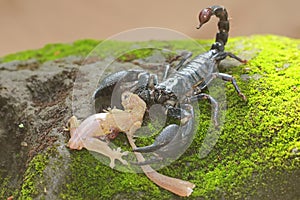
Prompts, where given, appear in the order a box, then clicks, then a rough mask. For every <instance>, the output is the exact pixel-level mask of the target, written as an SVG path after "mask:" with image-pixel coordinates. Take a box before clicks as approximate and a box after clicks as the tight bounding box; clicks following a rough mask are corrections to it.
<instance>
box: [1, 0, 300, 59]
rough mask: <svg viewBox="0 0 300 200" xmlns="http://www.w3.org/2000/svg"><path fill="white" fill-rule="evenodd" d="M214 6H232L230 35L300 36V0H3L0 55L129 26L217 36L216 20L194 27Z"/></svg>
mask: <svg viewBox="0 0 300 200" xmlns="http://www.w3.org/2000/svg"><path fill="white" fill-rule="evenodd" d="M214 4H217V5H224V6H225V7H226V8H227V9H228V11H229V15H230V20H231V31H230V35H231V36H241V35H252V34H277V35H284V36H288V37H293V38H299V36H300V23H299V18H300V12H299V11H298V9H299V4H300V1H298V0H286V1H272V0H264V1H258V0H253V1H243V2H241V1H232V0H214V1H208V0H202V1H199V0H197V1H196V0H190V1H189V2H188V3H187V1H182V0H164V1H158V0H152V1H139V0H130V1H129V0H127V1H118V0H89V1H79V0H75V1H71V0H63V1H60V0H52V1H38V0H27V1H22V0H10V1H3V0H2V1H0V26H1V32H0V44H1V45H0V56H4V55H6V54H9V53H14V52H17V51H22V50H26V49H35V48H40V47H42V46H44V45H45V44H48V43H60V42H72V41H75V40H78V39H83V38H93V39H106V38H108V37H110V36H112V35H114V34H117V33H120V32H122V31H125V30H128V29H132V28H138V27H149V26H155V27H163V28H169V29H174V30H176V31H179V32H182V33H184V34H186V35H188V36H190V37H192V38H202V39H204V38H214V36H215V32H216V23H210V24H207V25H206V26H205V27H204V28H203V29H202V30H201V31H199V30H197V29H196V28H195V27H196V26H197V25H198V19H197V15H198V13H199V11H200V10H201V9H202V8H205V7H208V6H210V5H214ZM214 22H216V20H215V21H214ZM138 38H139V36H137V37H136V39H138ZM169 39H172V38H169Z"/></svg>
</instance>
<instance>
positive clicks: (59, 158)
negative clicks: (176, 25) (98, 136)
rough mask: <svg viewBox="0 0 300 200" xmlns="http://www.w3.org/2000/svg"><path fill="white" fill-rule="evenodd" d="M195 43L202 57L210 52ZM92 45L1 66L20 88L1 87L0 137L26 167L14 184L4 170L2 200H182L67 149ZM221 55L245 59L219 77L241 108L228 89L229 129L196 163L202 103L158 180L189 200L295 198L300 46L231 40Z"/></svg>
mask: <svg viewBox="0 0 300 200" xmlns="http://www.w3.org/2000/svg"><path fill="white" fill-rule="evenodd" d="M198 42H199V43H201V44H202V45H204V47H205V48H206V49H209V46H210V44H211V43H212V41H198ZM158 43H159V42H158ZM97 44H98V41H93V40H84V41H78V42H74V43H73V44H56V45H47V46H46V47H44V48H42V49H40V50H31V51H26V52H21V53H17V54H12V55H8V56H6V57H4V58H2V59H1V61H2V63H1V66H0V70H1V74H5V76H6V77H8V78H9V77H14V76H13V75H9V74H10V73H14V74H15V77H16V79H17V81H16V82H13V81H11V82H9V81H8V80H7V81H6V82H4V81H2V82H0V90H1V98H0V103H1V104H0V105H1V106H2V107H1V108H0V109H1V110H0V111H1V117H4V116H5V115H6V116H7V117H6V119H5V120H4V121H3V123H1V124H0V125H1V126H0V130H1V133H2V132H3V133H6V131H7V132H8V130H10V131H13V132H16V133H18V134H17V135H14V136H13V137H12V138H13V139H14V140H13V141H16V140H17V141H19V142H21V141H25V142H26V143H22V144H23V145H22V147H18V148H15V149H14V151H15V152H14V153H15V154H18V155H19V156H20V155H21V156H22V157H23V160H25V161H27V164H26V165H23V166H18V170H20V172H21V174H19V177H18V178H17V179H13V177H14V175H13V174H12V172H9V170H8V168H7V167H6V168H4V170H1V171H0V172H1V176H2V178H3V179H1V181H0V185H1V190H0V198H1V199H5V198H7V197H9V196H14V197H15V199H133V198H135V199H181V198H180V197H177V196H175V195H174V194H171V193H170V192H168V191H166V190H164V189H161V188H159V187H158V186H156V185H155V184H154V183H152V182H151V181H150V180H148V179H147V177H146V176H145V175H144V174H132V173H123V172H119V171H116V170H112V169H110V168H109V167H108V166H106V165H104V164H102V163H101V162H99V161H98V160H97V159H95V157H94V156H92V155H91V154H90V153H89V152H87V151H85V150H83V151H70V150H68V149H67V148H66V147H65V143H66V141H67V138H68V136H67V133H65V132H64V131H63V126H64V124H65V122H66V121H67V119H68V117H70V115H71V114H72V113H71V105H70V104H71V93H72V86H73V85H72V82H73V81H74V79H75V76H76V74H75V71H76V70H74V68H75V69H77V68H78V67H79V65H80V64H82V58H83V57H84V56H85V55H87V54H88V53H89V52H90V51H91V50H92V49H93V48H94V47H95V46H96V45H97ZM166 44H168V45H166ZM114 45H117V46H118V43H115V44H114ZM120 46H124V44H120ZM125 46H126V45H125ZM162 46H164V47H166V46H167V48H169V49H170V50H190V51H193V52H194V54H197V53H200V52H197V50H195V49H188V46H186V45H185V44H184V41H180V42H176V41H172V42H162ZM226 50H227V51H231V52H233V53H235V54H237V55H239V56H240V57H242V58H246V59H248V63H247V64H245V65H240V64H238V65H237V63H233V62H231V61H230V59H227V60H226V61H224V62H223V65H222V66H221V71H222V72H224V73H228V74H231V75H233V76H234V77H235V78H236V80H237V82H238V85H239V86H240V88H241V90H242V92H243V93H244V94H245V95H246V96H247V102H244V101H242V100H241V99H240V97H239V96H238V95H236V92H235V91H234V88H233V86H232V85H231V84H229V83H228V84H226V96H227V109H226V112H225V113H224V115H225V123H224V125H223V127H222V128H221V133H220V137H219V138H218V141H217V143H216V145H215V146H214V148H213V149H212V150H211V151H210V153H209V154H208V155H207V156H205V157H203V158H200V155H199V146H200V145H201V144H202V142H203V139H204V137H205V134H207V133H206V132H207V131H206V130H207V128H208V125H209V121H210V113H209V109H210V106H209V104H207V103H203V108H202V109H204V111H203V112H201V115H200V116H199V119H200V120H199V124H198V125H197V133H196V137H195V139H194V141H193V143H192V144H191V146H190V147H189V149H188V150H187V151H186V152H185V153H184V155H183V156H181V158H180V159H178V160H176V161H175V162H174V163H172V164H171V165H169V166H167V167H165V168H163V169H161V170H160V171H159V172H160V173H162V174H165V175H168V176H171V177H176V178H180V179H183V180H188V181H190V182H193V183H195V185H196V187H195V189H194V192H193V193H192V195H191V196H190V197H188V198H187V199H224V198H225V199H297V198H299V196H300V191H299V189H298V188H299V180H300V107H299V103H300V40H296V39H290V38H286V37H280V36H273V35H266V36H251V37H239V38H230V39H229V41H228V44H227V46H226ZM132 54H133V55H132V57H131V56H125V57H123V58H121V60H119V61H120V62H124V61H130V60H128V59H129V58H130V59H131V58H134V59H138V58H140V57H143V56H149V54H151V52H147V53H146V54H145V53H141V54H140V53H139V52H138V51H134V52H133V53H132ZM66 56H72V57H67V58H65V57H66ZM105 56H107V55H105V54H103V58H104V57H105ZM124 59H125V60H124ZM15 60H19V61H15ZM50 60H53V61H50ZM74 64H75V65H76V66H75V67H74ZM53 66H55V70H56V72H55V73H54V74H53V75H50V77H49V75H45V72H46V74H47V73H48V74H51V70H52V68H51V67H53ZM2 72H3V73H2ZM21 74H22V75H21ZM41 77H42V78H41ZM2 80H3V79H2ZM5 84H6V85H5ZM9 84H15V85H14V86H12V87H10V86H9ZM18 84H20V87H19V89H18V90H17V89H15V90H17V92H20V93H21V92H24V94H19V95H18V93H17V94H16V96H14V95H11V94H12V93H11V91H13V88H16V87H17V86H18ZM22 84H23V85H22ZM45 85H47V87H46V86H45ZM47 92H50V93H51V95H49V94H48V96H47ZM29 102H33V103H29ZM12 111H13V112H12ZM37 115H38V116H39V118H37V117H36V116H37ZM41 137H43V139H41ZM0 139H1V141H2V143H3V140H4V139H3V138H2V137H1V138H0ZM45 140H46V142H45ZM10 142H11V144H14V145H19V143H17V144H16V143H13V142H12V141H11V140H10ZM2 143H1V144H2ZM25 144H26V145H28V146H26V145H25ZM14 159H17V158H14ZM1 162H2V160H1ZM3 163H6V164H7V162H5V161H3ZM12 166H15V165H13V164H12Z"/></svg>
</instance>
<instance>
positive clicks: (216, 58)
mask: <svg viewBox="0 0 300 200" xmlns="http://www.w3.org/2000/svg"><path fill="white" fill-rule="evenodd" d="M213 15H215V16H216V17H218V18H219V22H218V30H219V32H218V33H217V34H216V40H215V42H214V43H213V44H212V46H211V48H210V50H209V51H207V52H205V53H203V54H200V55H197V56H196V57H195V58H193V59H192V60H191V61H187V60H188V58H189V57H191V55H192V54H186V55H184V57H183V58H182V60H181V61H180V62H179V64H178V65H177V67H176V71H175V72H173V73H171V74H169V75H167V73H168V72H166V73H165V76H164V77H165V79H164V80H163V81H162V82H161V83H158V81H157V76H156V75H154V74H150V73H148V72H146V71H143V70H128V71H120V72H117V73H114V74H111V75H109V76H108V77H106V78H105V79H104V80H103V81H102V82H101V83H100V86H99V88H98V89H97V90H96V91H95V93H94V98H95V100H99V99H102V98H103V97H104V96H106V95H108V96H109V95H111V91H112V89H114V88H116V87H118V88H122V86H123V87H124V85H126V84H125V83H127V82H132V81H135V84H134V85H131V86H127V87H125V89H123V90H130V91H131V92H134V93H136V94H138V95H139V96H140V97H141V98H142V99H143V100H144V101H145V102H146V104H147V105H148V107H150V106H151V105H154V104H160V105H162V106H163V107H164V109H165V113H166V114H167V116H168V117H171V118H173V119H179V120H181V121H180V122H181V124H180V125H178V124H170V125H168V126H166V127H165V128H164V129H163V130H162V132H161V133H160V134H159V135H158V136H157V137H156V139H155V142H154V143H153V144H151V145H149V146H145V147H138V148H136V149H134V150H133V151H135V152H143V153H146V152H155V153H156V155H158V156H157V158H155V160H160V159H162V158H166V157H172V156H173V157H178V156H179V155H178V154H179V151H181V152H183V151H182V150H183V149H184V148H187V147H188V145H189V144H190V142H191V138H192V135H193V132H194V131H193V126H194V125H193V124H194V119H193V107H192V106H191V103H192V102H195V101H198V100H201V99H208V100H209V101H210V102H211V105H212V109H213V121H214V123H215V125H216V126H218V118H217V116H218V103H217V101H216V100H215V99H214V98H213V97H211V96H210V95H208V94H205V93H202V91H203V90H204V89H205V88H206V87H207V86H208V85H209V84H210V83H211V81H212V80H213V79H215V78H220V79H222V80H224V81H228V82H231V83H232V84H233V86H234V88H235V90H236V92H237V93H238V95H239V96H240V97H241V98H242V99H244V100H246V97H245V95H244V94H242V93H241V91H240V89H239V87H238V85H237V83H236V80H235V79H234V78H233V77H232V76H231V75H228V74H224V73H219V72H218V68H217V67H218V65H219V63H220V61H222V60H224V59H225V58H226V57H227V56H229V57H231V58H234V59H236V60H238V61H239V62H241V63H246V62H247V61H246V60H242V59H241V58H239V57H237V56H236V55H234V54H232V53H230V52H225V51H224V47H225V45H226V42H227V39H228V32H229V21H228V14H227V11H226V9H225V8H224V7H221V6H211V7H209V8H205V9H203V10H202V11H201V12H200V14H199V21H200V25H199V26H198V27H197V29H199V28H200V27H201V26H202V25H203V24H205V23H206V22H208V21H209V20H210V18H211V16H213ZM119 93H120V94H121V92H119ZM151 162H153V160H152V161H145V162H144V163H140V164H147V163H151Z"/></svg>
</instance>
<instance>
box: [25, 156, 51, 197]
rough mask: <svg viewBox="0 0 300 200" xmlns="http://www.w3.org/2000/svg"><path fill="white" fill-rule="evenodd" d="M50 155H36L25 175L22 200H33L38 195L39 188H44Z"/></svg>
mask: <svg viewBox="0 0 300 200" xmlns="http://www.w3.org/2000/svg"><path fill="white" fill-rule="evenodd" d="M48 161H49V155H48V154H46V153H41V154H38V155H36V156H35V157H34V158H33V159H32V160H31V162H30V163H29V166H28V167H27V170H26V172H25V175H24V180H23V184H22V187H21V192H20V199H33V198H34V197H35V196H36V195H38V191H39V190H38V188H39V187H43V172H44V170H45V168H46V166H47V164H48Z"/></svg>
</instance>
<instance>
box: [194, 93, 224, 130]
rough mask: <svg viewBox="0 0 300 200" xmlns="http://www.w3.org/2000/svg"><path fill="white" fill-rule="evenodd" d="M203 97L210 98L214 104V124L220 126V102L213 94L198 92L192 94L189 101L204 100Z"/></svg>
mask: <svg viewBox="0 0 300 200" xmlns="http://www.w3.org/2000/svg"><path fill="white" fill-rule="evenodd" d="M202 99H208V100H209V102H210V103H211V104H212V108H213V120H214V124H215V126H216V127H218V126H219V123H218V115H219V104H218V102H217V101H216V100H215V99H214V98H213V97H212V96H210V95H208V94H205V93H200V94H197V95H195V96H192V97H191V98H190V99H189V101H190V102H195V101H198V100H202Z"/></svg>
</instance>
